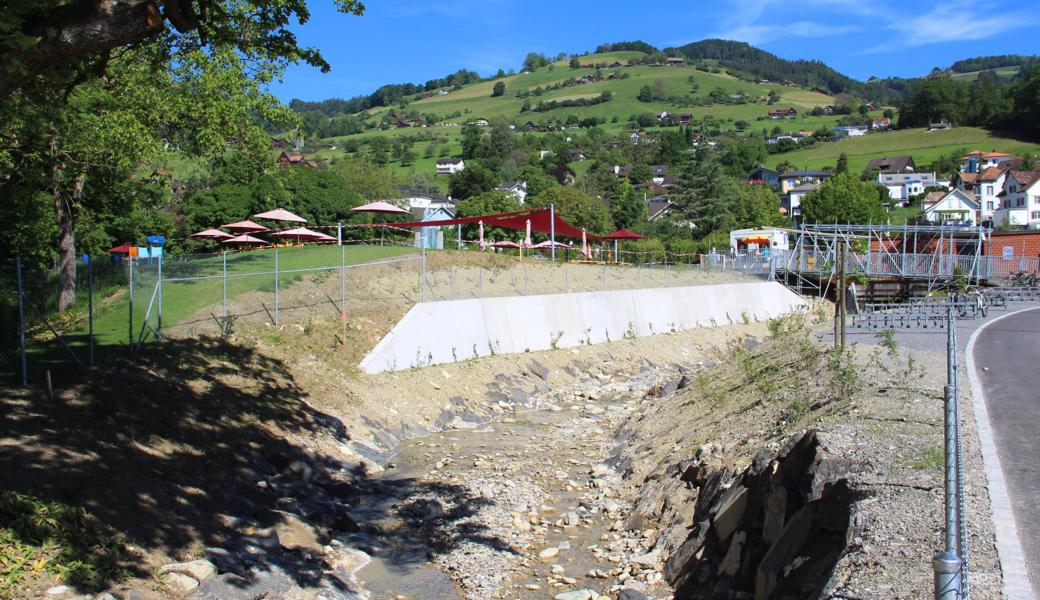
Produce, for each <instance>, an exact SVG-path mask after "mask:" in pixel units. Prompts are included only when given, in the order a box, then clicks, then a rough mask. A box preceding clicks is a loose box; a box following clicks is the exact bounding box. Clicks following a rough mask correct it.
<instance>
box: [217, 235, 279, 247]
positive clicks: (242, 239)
mask: <svg viewBox="0 0 1040 600" xmlns="http://www.w3.org/2000/svg"><path fill="white" fill-rule="evenodd" d="M220 243H221V244H232V245H236V246H237V245H240V244H241V245H245V244H267V243H269V242H265V241H264V240H262V239H260V238H255V237H253V236H251V235H249V234H247V233H243V234H242V235H236V236H235V237H233V238H229V239H226V240H224V241H222V242H220Z"/></svg>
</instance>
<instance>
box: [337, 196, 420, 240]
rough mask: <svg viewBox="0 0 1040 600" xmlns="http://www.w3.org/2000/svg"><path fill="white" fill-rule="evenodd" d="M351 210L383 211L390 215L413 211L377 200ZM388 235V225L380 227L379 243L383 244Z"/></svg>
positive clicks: (405, 213) (406, 213) (382, 212)
mask: <svg viewBox="0 0 1040 600" xmlns="http://www.w3.org/2000/svg"><path fill="white" fill-rule="evenodd" d="M350 212H368V213H381V214H389V215H408V214H411V211H408V210H405V209H403V208H401V207H399V206H394V205H393V204H390V203H389V202H384V201H382V200H377V201H375V202H369V203H368V204H362V205H361V206H356V207H354V208H352V209H350ZM385 236H386V227H385V226H384V227H380V228H379V245H380V246H382V245H383V238H384V237H385Z"/></svg>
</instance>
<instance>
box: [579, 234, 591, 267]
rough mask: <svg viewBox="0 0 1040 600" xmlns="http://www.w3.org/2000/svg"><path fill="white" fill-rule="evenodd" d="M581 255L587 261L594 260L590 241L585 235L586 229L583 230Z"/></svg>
mask: <svg viewBox="0 0 1040 600" xmlns="http://www.w3.org/2000/svg"><path fill="white" fill-rule="evenodd" d="M581 255H582V256H584V257H585V260H589V259H590V258H592V251H591V250H589V240H588V237H587V236H586V235H585V228H584V227H582V228H581Z"/></svg>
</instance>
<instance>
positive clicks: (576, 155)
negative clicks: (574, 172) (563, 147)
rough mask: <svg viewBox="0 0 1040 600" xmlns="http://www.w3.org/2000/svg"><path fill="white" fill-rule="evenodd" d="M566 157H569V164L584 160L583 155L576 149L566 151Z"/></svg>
mask: <svg viewBox="0 0 1040 600" xmlns="http://www.w3.org/2000/svg"><path fill="white" fill-rule="evenodd" d="M567 155H568V156H570V159H571V162H574V161H579V162H580V161H583V160H585V154H583V153H582V151H581V150H579V149H577V148H571V149H570V150H568V151H567Z"/></svg>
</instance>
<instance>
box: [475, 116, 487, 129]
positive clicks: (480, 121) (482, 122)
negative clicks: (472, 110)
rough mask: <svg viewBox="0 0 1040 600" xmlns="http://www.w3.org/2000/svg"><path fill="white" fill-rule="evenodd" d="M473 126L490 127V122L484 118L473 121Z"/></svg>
mask: <svg viewBox="0 0 1040 600" xmlns="http://www.w3.org/2000/svg"><path fill="white" fill-rule="evenodd" d="M471 124H472V125H476V126H477V127H487V126H488V120H487V119H485V118H483V117H482V118H479V119H473V121H472V122H471Z"/></svg>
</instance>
